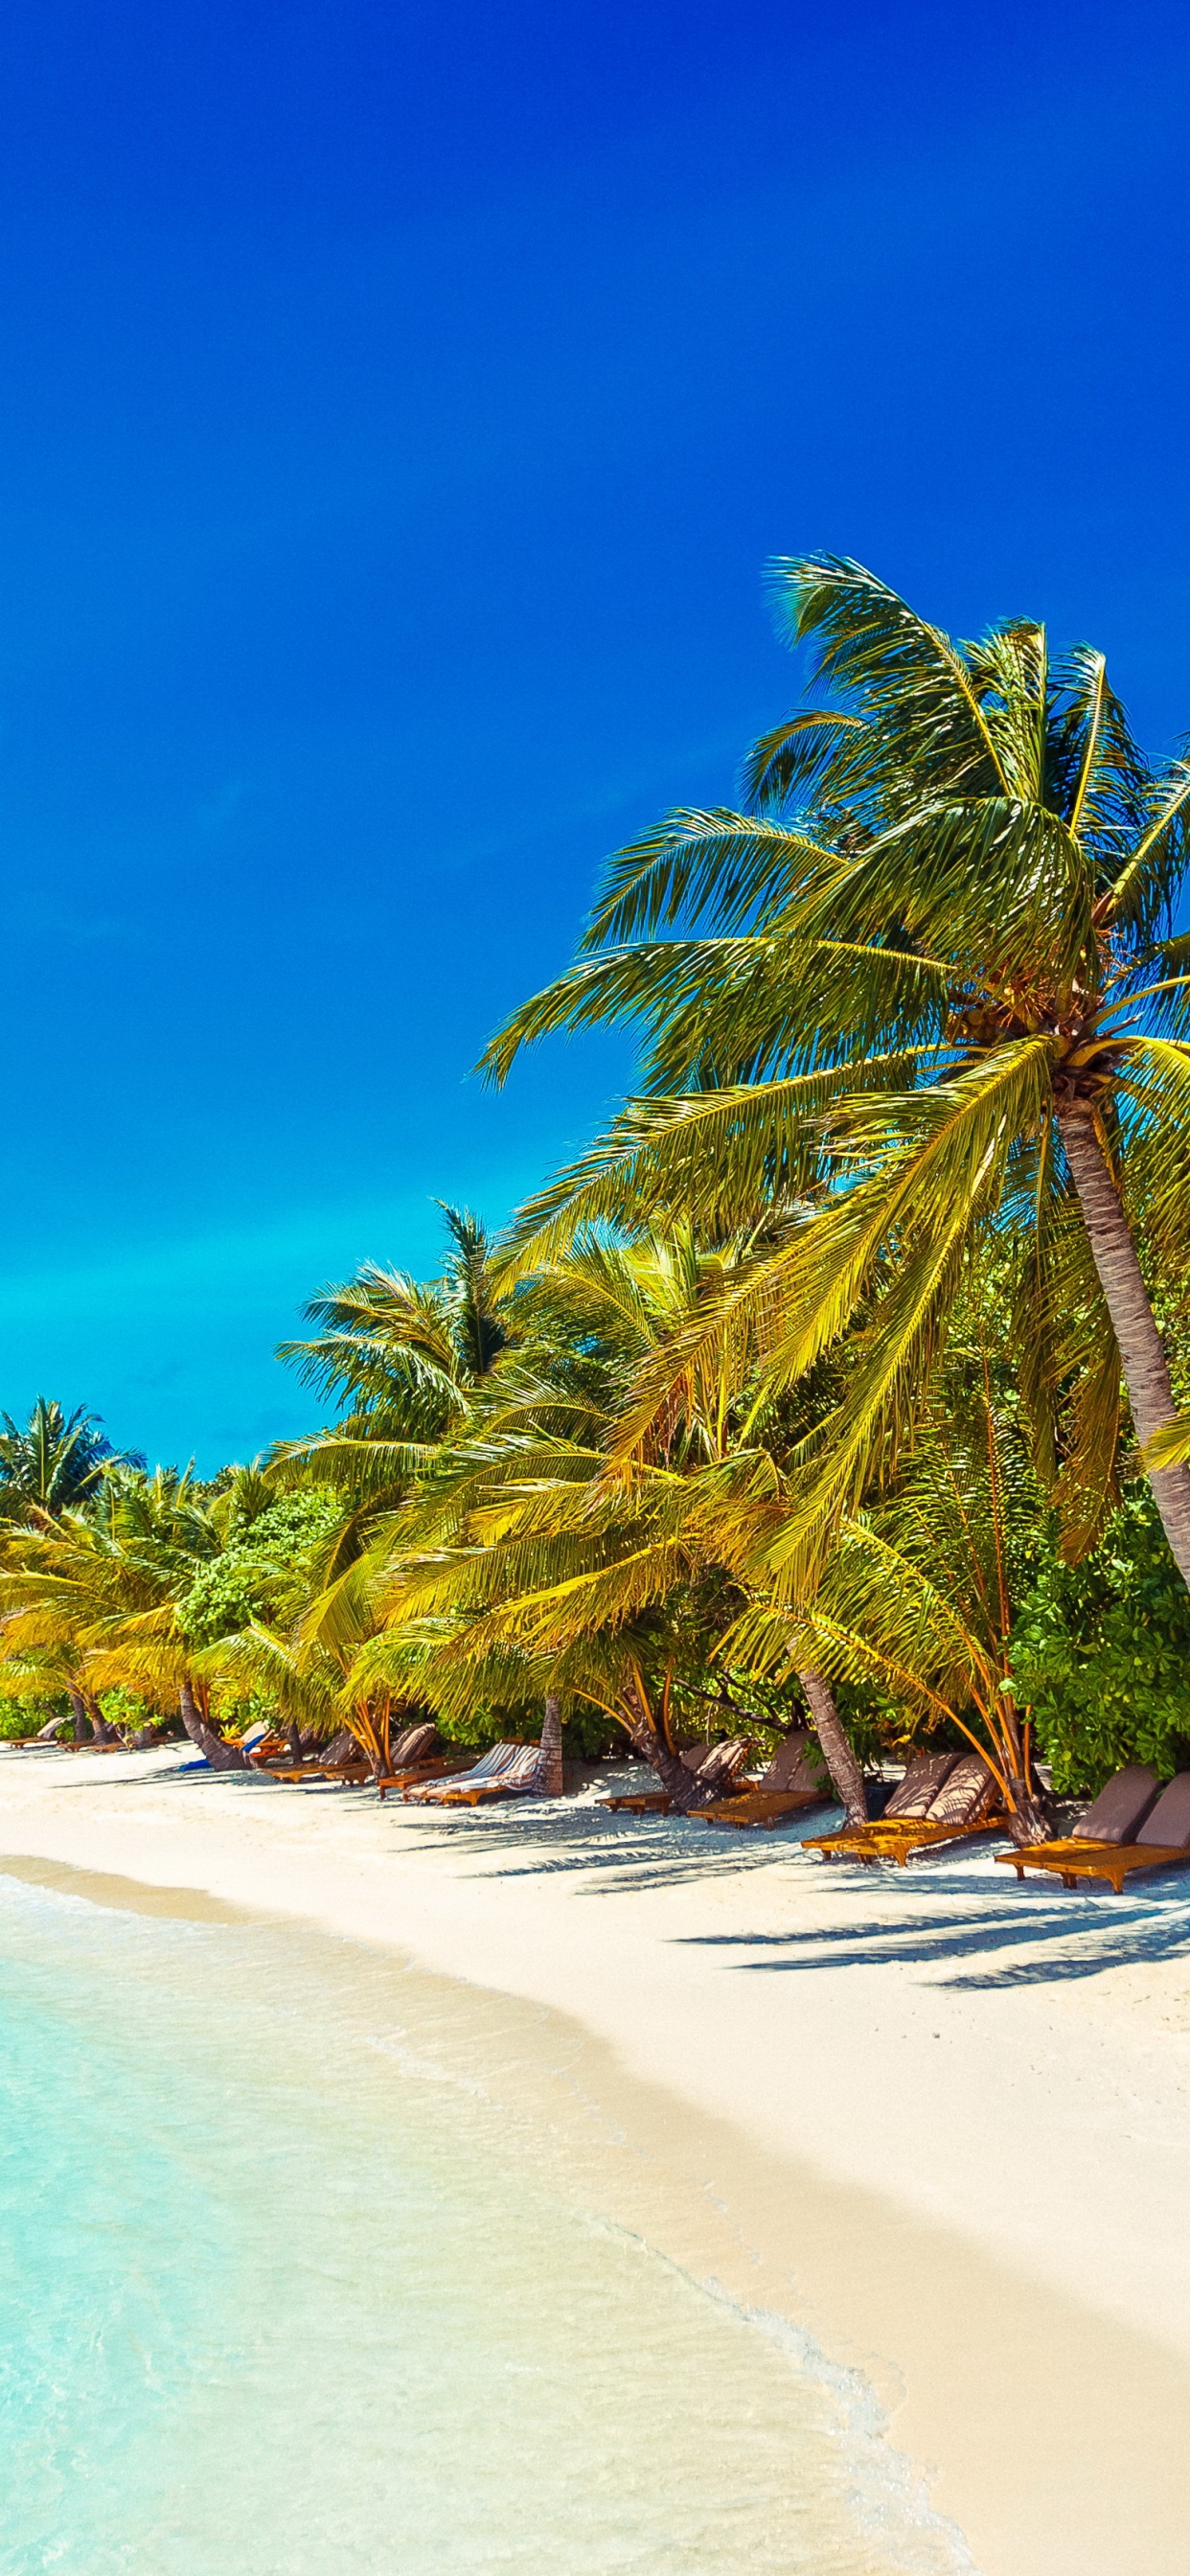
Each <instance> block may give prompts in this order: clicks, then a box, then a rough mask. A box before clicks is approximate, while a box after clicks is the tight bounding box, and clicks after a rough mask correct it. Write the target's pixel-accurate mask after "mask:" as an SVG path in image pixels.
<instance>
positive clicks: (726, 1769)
mask: <svg viewBox="0 0 1190 2576" xmlns="http://www.w3.org/2000/svg"><path fill="white" fill-rule="evenodd" d="M693 1752H696V1753H697V1754H698V1760H697V1762H692V1761H691V1760H690V1758H689V1756H690V1754H691V1753H693ZM680 1758H681V1760H682V1761H683V1762H684V1763H685V1764H686V1767H687V1769H688V1770H689V1771H690V1772H691V1774H692V1776H693V1777H694V1779H696V1780H699V1779H701V1778H702V1776H703V1774H704V1772H705V1771H706V1770H707V1768H708V1766H712V1765H713V1766H714V1774H715V1786H716V1787H718V1785H719V1782H720V1780H721V1781H722V1782H723V1784H724V1786H726V1784H727V1782H728V1781H729V1780H731V1779H733V1778H734V1776H735V1774H736V1772H737V1771H741V1770H742V1769H743V1766H744V1764H745V1762H746V1761H747V1758H748V1747H747V1745H746V1744H745V1743H743V1742H739V1743H737V1742H734V1741H731V1740H730V1739H729V1741H728V1742H727V1743H725V1744H722V1743H721V1744H707V1745H692V1746H688V1747H687V1750H686V1752H685V1753H683V1754H682V1755H681V1757H680ZM599 1803H600V1806H601V1807H607V1808H608V1809H609V1810H610V1811H611V1813H612V1814H615V1812H616V1810H617V1809H619V1808H624V1809H625V1810H626V1811H627V1813H628V1814H629V1815H633V1816H668V1814H669V1813H670V1810H671V1808H672V1806H673V1803H674V1802H673V1796H672V1792H671V1791H670V1790H668V1789H641V1790H630V1791H629V1792H628V1794H627V1795H626V1796H621V1797H618V1798H601V1799H600V1801H599ZM695 1812H696V1813H698V1814H699V1815H703V1814H705V1813H706V1812H707V1811H706V1809H705V1808H698V1809H697V1810H696V1811H695Z"/></svg>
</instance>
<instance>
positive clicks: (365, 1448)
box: [270, 1201, 513, 1576]
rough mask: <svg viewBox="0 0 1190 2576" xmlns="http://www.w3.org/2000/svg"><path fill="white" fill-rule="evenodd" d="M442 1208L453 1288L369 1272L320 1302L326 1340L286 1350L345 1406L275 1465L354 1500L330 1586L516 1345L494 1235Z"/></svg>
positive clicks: (282, 1476) (348, 1503) (282, 1475)
mask: <svg viewBox="0 0 1190 2576" xmlns="http://www.w3.org/2000/svg"><path fill="white" fill-rule="evenodd" d="M438 1204H439V1205H440V1206H441V1208H442V1214H443V1216H444V1218H445V1222H446V1230H447V1238H448V1252H447V1260H446V1266H445V1269H444V1272H443V1275H442V1276H441V1278H439V1279H433V1280H429V1281H417V1280H414V1279H411V1278H409V1277H408V1276H407V1274H406V1273H405V1272H404V1271H397V1270H384V1269H382V1268H380V1267H379V1265H378V1264H377V1263H375V1262H366V1263H365V1264H364V1266H363V1268H362V1269H361V1270H359V1271H358V1272H357V1273H356V1276H355V1277H354V1278H353V1279H349V1280H345V1281H343V1282H341V1283H340V1284H339V1285H337V1286H332V1287H328V1288H324V1289H322V1290H320V1292H319V1294H318V1295H317V1296H316V1297H312V1298H311V1299H310V1301H309V1303H308V1305H307V1306H306V1309H305V1313H306V1319H307V1321H308V1322H309V1323H312V1324H314V1325H316V1326H317V1327H318V1330H317V1331H316V1332H315V1333H314V1334H313V1335H312V1336H311V1337H310V1338H309V1339H307V1340H303V1341H289V1342H282V1343H281V1344H280V1346H279V1349H278V1353H277V1356H278V1358H279V1359H282V1360H287V1361H289V1362H290V1363H291V1364H292V1365H293V1366H294V1367H295V1368H296V1369H297V1372H298V1376H299V1378H300V1379H301V1381H302V1383H303V1384H304V1385H306V1386H310V1387H314V1388H315V1389H316V1390H317V1391H318V1393H319V1395H320V1396H321V1397H322V1398H323V1399H324V1401H328V1402H331V1403H334V1404H335V1405H336V1406H337V1407H338V1408H339V1411H338V1419H337V1420H336V1421H334V1422H333V1423H331V1424H329V1425H328V1426H326V1427H325V1428H324V1429H323V1430H321V1431H317V1432H314V1433H311V1434H308V1435H307V1436H305V1437H304V1438H302V1439H298V1440H287V1441H281V1442H279V1443H278V1445H277V1447H276V1448H275V1449H274V1450H273V1452H272V1455H271V1459H270V1475H271V1477H272V1480H273V1481H274V1482H277V1481H283V1482H294V1481H300V1480H312V1481H315V1482H317V1483H319V1484H322V1485H329V1486H332V1487H333V1488H335V1489H336V1490H337V1491H338V1492H340V1493H341V1494H342V1496H343V1521H342V1525H341V1529H340V1534H339V1540H338V1545H337V1548H336V1549H335V1550H333V1551H332V1552H331V1556H330V1558H329V1560H328V1576H330V1575H333V1574H334V1573H335V1572H336V1571H338V1570H341V1569H343V1568H345V1567H346V1566H348V1565H349V1564H350V1563H351V1562H352V1560H353V1558H354V1557H355V1556H357V1555H358V1554H359V1552H360V1550H361V1549H362V1548H363V1547H364V1546H365V1545H366V1544H367V1540H368V1535H369V1532H370V1530H371V1528H372V1525H373V1524H374V1522H375V1520H376V1517H377V1515H378V1514H383V1513H385V1512H388V1511H391V1510H392V1509H393V1508H394V1507H395V1506H396V1505H397V1504H399V1503H400V1502H401V1501H403V1500H404V1498H405V1496H406V1495H407V1494H408V1493H409V1491H410V1490H411V1487H412V1485H413V1483H414V1481H415V1479H416V1478H417V1476H418V1475H419V1474H420V1473H422V1472H423V1471H424V1470H425V1468H426V1467H427V1466H428V1465H429V1464H430V1463H431V1461H432V1459H433V1457H434V1454H435V1452H436V1450H437V1448H438V1445H439V1444H440V1442H441V1441H442V1440H444V1439H445V1438H447V1437H448V1436H449V1434H450V1433H452V1432H453V1431H455V1430H457V1429H458V1427H459V1425H460V1424H461V1422H462V1421H463V1419H464V1417H465V1414H466V1410H467V1406H468V1403H469V1401H470V1399H471V1396H472V1395H473V1393H474V1392H475V1390H476V1389H477V1388H479V1387H481V1386H482V1385H483V1384H484V1383H485V1381H486V1380H487V1378H488V1377H489V1375H490V1374H491V1372H492V1370H493V1369H494V1368H495V1367H496V1365H497V1362H498V1361H499V1359H500V1355H501V1353H502V1352H503V1351H504V1349H505V1348H506V1346H507V1345H508V1343H509V1341H510V1339H511V1338H512V1335H513V1316H512V1299H511V1298H510V1296H509V1293H508V1291H507V1289H500V1288H498V1287H497V1286H496V1284H495V1282H494V1279H493V1275H492V1262H491V1248H490V1244H489V1240H488V1235H487V1232H486V1229H485V1227H484V1226H483V1225H482V1224H481V1222H480V1220H479V1218H478V1217H476V1216H473V1215H472V1214H471V1212H470V1210H469V1209H466V1208H462V1209H460V1208H453V1207H448V1206H446V1205H445V1204H444V1203H443V1202H442V1201H439V1203H438Z"/></svg>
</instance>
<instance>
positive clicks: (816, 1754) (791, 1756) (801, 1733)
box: [760, 1727, 827, 1796]
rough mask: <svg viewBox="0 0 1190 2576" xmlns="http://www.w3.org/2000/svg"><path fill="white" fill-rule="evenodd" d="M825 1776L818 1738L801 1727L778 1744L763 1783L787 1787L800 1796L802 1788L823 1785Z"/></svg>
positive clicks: (776, 1786) (766, 1787)
mask: <svg viewBox="0 0 1190 2576" xmlns="http://www.w3.org/2000/svg"><path fill="white" fill-rule="evenodd" d="M826 1776H827V1775H826V1764H825V1763H824V1761H823V1759H822V1747H821V1745H820V1744H819V1741H818V1738H817V1736H816V1735H810V1734H808V1733H807V1732H806V1729H805V1728H804V1727H802V1728H799V1730H798V1732H797V1733H796V1734H795V1735H787V1736H786V1737H785V1740H784V1742H783V1743H781V1744H779V1745H778V1746H777V1750H776V1752H775V1753H774V1755H773V1758H772V1761H771V1762H770V1764H769V1767H768V1769H767V1771H766V1772H765V1775H764V1778H763V1780H762V1781H761V1783H760V1785H761V1788H762V1789H777V1790H780V1791H782V1792H785V1791H788V1793H789V1794H790V1795H791V1796H797V1795H799V1794H800V1792H801V1791H802V1790H807V1791H813V1790H816V1789H821V1788H824V1787H825V1785H826Z"/></svg>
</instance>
